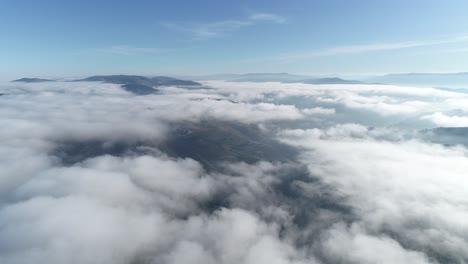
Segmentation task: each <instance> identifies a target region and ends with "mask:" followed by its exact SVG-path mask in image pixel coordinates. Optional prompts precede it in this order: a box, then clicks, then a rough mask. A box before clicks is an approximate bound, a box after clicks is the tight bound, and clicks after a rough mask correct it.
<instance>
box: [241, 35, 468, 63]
mask: <svg viewBox="0 0 468 264" xmlns="http://www.w3.org/2000/svg"><path fill="white" fill-rule="evenodd" d="M466 41H468V36H460V37H452V38H447V39H438V40H422V41H402V42H388V43H373V44H361V45H345V46H337V47H331V48H325V49H317V50H309V51H303V52H297V53H286V54H279V55H277V56H273V57H269V58H259V59H248V60H245V62H257V61H279V62H285V63H288V62H294V61H299V60H305V59H310V58H316V57H328V56H338V55H348V54H360V53H368V52H376V51H390V50H401V49H408V48H417V47H425V46H435V45H442V44H450V43H460V42H466Z"/></svg>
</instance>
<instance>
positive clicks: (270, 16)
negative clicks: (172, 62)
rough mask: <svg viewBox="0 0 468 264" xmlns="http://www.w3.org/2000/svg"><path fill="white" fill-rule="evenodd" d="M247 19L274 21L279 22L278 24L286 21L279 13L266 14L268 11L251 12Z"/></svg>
mask: <svg viewBox="0 0 468 264" xmlns="http://www.w3.org/2000/svg"><path fill="white" fill-rule="evenodd" d="M249 19H250V20H254V21H269V22H275V23H279V24H282V23H285V22H286V18H285V17H282V16H279V15H276V14H268V13H256V14H252V15H251V16H250V17H249Z"/></svg>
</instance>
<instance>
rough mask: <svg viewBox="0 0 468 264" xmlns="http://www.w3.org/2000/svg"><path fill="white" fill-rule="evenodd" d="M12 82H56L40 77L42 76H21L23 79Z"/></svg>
mask: <svg viewBox="0 0 468 264" xmlns="http://www.w3.org/2000/svg"><path fill="white" fill-rule="evenodd" d="M12 82H24V83H41V82H54V80H49V79H40V78H21V79H17V80H13V81H12Z"/></svg>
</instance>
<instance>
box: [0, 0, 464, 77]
mask: <svg viewBox="0 0 468 264" xmlns="http://www.w3.org/2000/svg"><path fill="white" fill-rule="evenodd" d="M467 9H468V3H467V2H466V1H462V0H455V1H450V2H449V3H445V2H442V1H437V0H430V1H422V0H417V1H403V0H398V1H386V2H383V1H379V2H376V1H369V0H362V1H339V0H332V1H305V0H301V1H295V2H294V3H293V4H292V3H286V2H284V1H255V2H252V1H235V2H225V1H223V2H220V1H214V0H209V1H197V2H190V1H171V2H166V1H145V0H137V1H132V2H128V1H90V0H84V1H79V2H71V1H66V2H64V1H58V0H48V1H30V0H29V1H28V0H17V1H5V2H3V3H2V8H1V9H0V17H1V22H2V23H1V24H0V35H1V36H2V42H0V58H2V60H1V62H0V79H2V80H10V79H15V78H20V77H24V76H37V77H71V76H89V75H96V74H138V75H172V76H177V75H179V76H180V75H204V74H214V73H248V72H289V73H296V74H309V75H382V74H387V73H404V72H465V71H468V68H467V67H466V65H465V64H464V63H463V61H466V60H468V52H466V51H467V50H468V31H467V30H466V27H465V25H467V24H468V17H467V16H466V14H465V11H466V10H467ZM448 17H450V19H447V18H448ZM12 48H14V52H13V51H12Z"/></svg>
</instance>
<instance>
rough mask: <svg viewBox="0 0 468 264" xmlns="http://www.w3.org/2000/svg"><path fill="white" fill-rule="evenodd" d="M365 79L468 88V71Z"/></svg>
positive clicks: (375, 81) (388, 75) (408, 74)
mask: <svg viewBox="0 0 468 264" xmlns="http://www.w3.org/2000/svg"><path fill="white" fill-rule="evenodd" d="M365 81H366V82H374V83H382V84H395V85H414V86H430V87H451V88H468V72H460V73H404V74H387V75H384V76H378V77H372V78H368V79H366V80H365Z"/></svg>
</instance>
